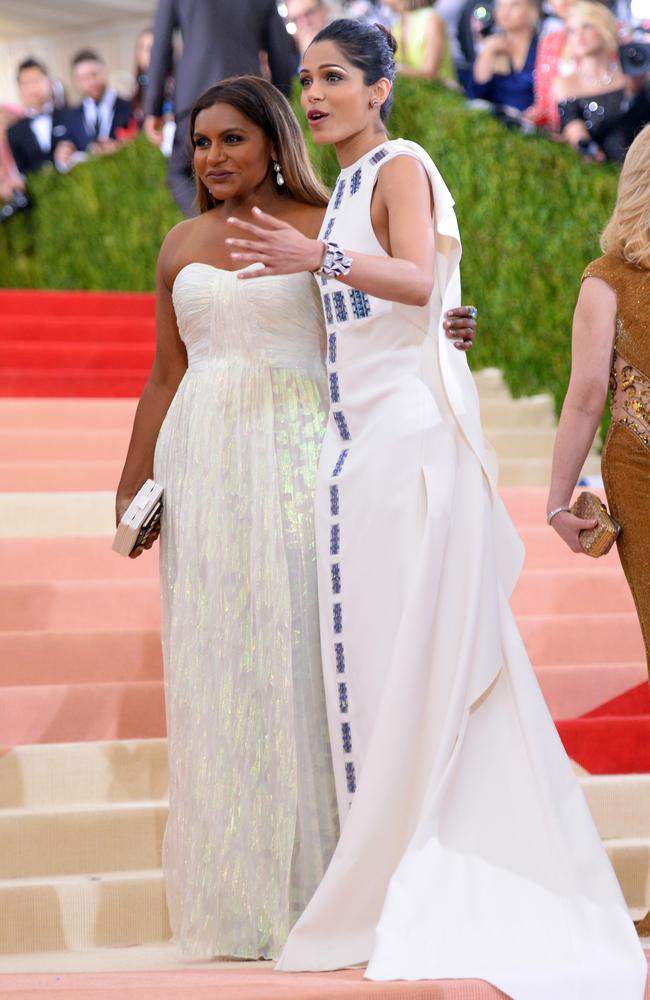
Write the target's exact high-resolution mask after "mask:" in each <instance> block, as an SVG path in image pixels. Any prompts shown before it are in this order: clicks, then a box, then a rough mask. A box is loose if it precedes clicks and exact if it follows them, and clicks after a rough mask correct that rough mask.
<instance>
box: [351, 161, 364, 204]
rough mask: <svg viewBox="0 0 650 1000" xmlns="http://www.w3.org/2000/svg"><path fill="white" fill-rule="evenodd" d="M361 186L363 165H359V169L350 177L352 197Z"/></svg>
mask: <svg viewBox="0 0 650 1000" xmlns="http://www.w3.org/2000/svg"><path fill="white" fill-rule="evenodd" d="M360 187H361V167H359V169H358V170H355V171H354V173H353V174H352V177H351V179H350V197H352V195H353V194H356V193H357V191H358V190H359V188H360Z"/></svg>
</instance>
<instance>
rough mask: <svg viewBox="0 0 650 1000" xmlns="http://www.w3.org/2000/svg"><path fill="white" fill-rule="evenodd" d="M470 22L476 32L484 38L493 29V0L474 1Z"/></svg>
mask: <svg viewBox="0 0 650 1000" xmlns="http://www.w3.org/2000/svg"><path fill="white" fill-rule="evenodd" d="M472 22H473V25H474V26H475V30H477V31H478V34H479V35H481V36H482V37H483V38H485V37H486V36H487V35H491V34H492V32H493V31H494V25H495V21H494V3H493V0H486V2H485V3H482V2H479V3H475V4H474V6H473V8H472Z"/></svg>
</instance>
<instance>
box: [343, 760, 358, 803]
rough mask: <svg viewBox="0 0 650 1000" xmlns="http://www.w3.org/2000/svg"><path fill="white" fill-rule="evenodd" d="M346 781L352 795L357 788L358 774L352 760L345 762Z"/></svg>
mask: <svg viewBox="0 0 650 1000" xmlns="http://www.w3.org/2000/svg"><path fill="white" fill-rule="evenodd" d="M345 782H346V785H347V789H348V792H349V793H350V795H354V793H355V792H356V790H357V775H356V772H355V770H354V764H353V763H352V761H351V760H346V762H345Z"/></svg>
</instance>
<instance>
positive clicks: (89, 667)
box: [0, 625, 162, 743]
mask: <svg viewBox="0 0 650 1000" xmlns="http://www.w3.org/2000/svg"><path fill="white" fill-rule="evenodd" d="M0 663H2V683H3V684H7V685H13V686H15V685H21V684H25V685H37V684H46V685H51V684H66V683H72V682H74V683H78V682H79V683H88V684H90V683H91V682H92V683H96V682H100V681H123V680H125V681H126V680H128V681H133V680H153V679H159V678H161V677H162V654H161V649H160V635H159V633H158V630H157V629H143V628H129V629H110V628H107V627H106V625H105V626H104V628H103V629H85V630H80V629H69V630H63V629H59V630H57V631H54V630H52V631H40V632H33V631H29V630H16V631H13V632H0ZM4 690H5V689H3V688H2V687H0V703H2V700H3V697H4ZM98 738H99V737H98ZM0 743H2V734H1V733H0Z"/></svg>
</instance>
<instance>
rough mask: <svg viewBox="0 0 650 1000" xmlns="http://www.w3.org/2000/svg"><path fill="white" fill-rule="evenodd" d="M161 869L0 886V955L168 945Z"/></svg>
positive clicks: (21, 881)
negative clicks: (155, 943) (151, 944)
mask: <svg viewBox="0 0 650 1000" xmlns="http://www.w3.org/2000/svg"><path fill="white" fill-rule="evenodd" d="M169 936H170V929H169V919H168V916H167V904H166V900H165V886H164V881H163V875H162V872H161V871H160V870H157V869H149V870H145V871H132V872H105V873H97V874H94V875H61V876H59V877H58V878H52V877H50V878H33V879H5V880H3V881H1V882H0V952H1V953H4V954H11V953H15V954H21V953H25V952H35V951H62V950H67V951H81V950H83V949H85V948H97V947H127V946H133V945H138V944H148V943H153V942H156V941H167V940H168V939H169Z"/></svg>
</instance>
